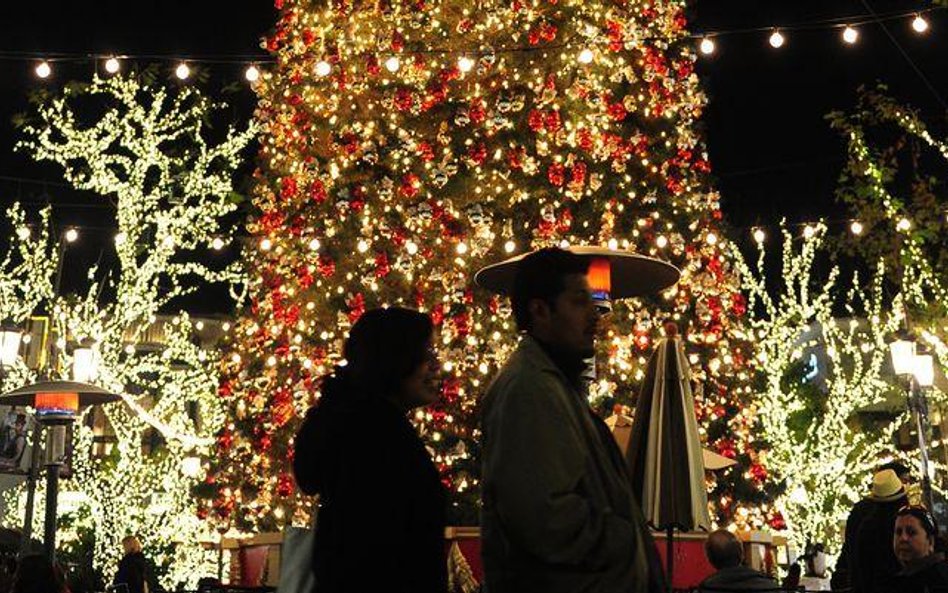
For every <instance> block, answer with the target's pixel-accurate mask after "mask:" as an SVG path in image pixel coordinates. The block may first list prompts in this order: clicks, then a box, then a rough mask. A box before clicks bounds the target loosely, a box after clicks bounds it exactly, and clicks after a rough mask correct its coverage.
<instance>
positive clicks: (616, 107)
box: [609, 103, 629, 121]
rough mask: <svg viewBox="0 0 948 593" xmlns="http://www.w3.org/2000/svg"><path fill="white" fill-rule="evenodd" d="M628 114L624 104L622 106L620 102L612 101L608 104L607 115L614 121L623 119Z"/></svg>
mask: <svg viewBox="0 0 948 593" xmlns="http://www.w3.org/2000/svg"><path fill="white" fill-rule="evenodd" d="M628 114H629V112H628V111H626V110H625V106H623V105H622V103H613V104H612V105H610V106H609V117H611V118H612V119H614V120H615V121H622V120H624V119H625V118H626V116H627V115H628Z"/></svg>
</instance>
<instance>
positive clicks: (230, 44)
mask: <svg viewBox="0 0 948 593" xmlns="http://www.w3.org/2000/svg"><path fill="white" fill-rule="evenodd" d="M868 2H869V3H870V4H871V5H872V7H873V8H874V9H875V10H876V11H878V12H879V13H891V12H894V11H903V10H906V11H908V10H913V9H918V8H924V7H926V6H928V3H927V2H924V1H918V0H917V1H915V2H912V1H901V0H885V1H883V0H868ZM8 4H11V3H8ZM130 6H134V8H130ZM692 7H693V8H692V9H691V11H690V14H691V28H692V30H694V31H695V32H701V31H709V30H711V31H713V30H722V29H727V30H734V29H744V28H754V27H769V26H773V25H781V26H791V25H794V24H796V23H803V22H812V21H814V20H821V19H827V18H832V17H841V16H845V15H860V14H865V13H866V8H865V5H864V3H863V1H862V0H847V1H843V0H792V1H791V0H784V1H781V2H777V1H773V0H703V1H699V2H697V3H692ZM4 12H5V14H4V15H3V16H2V17H0V19H2V23H0V52H10V51H28V52H34V51H35V52H55V51H65V52H89V53H100V52H101V53H110V52H115V53H128V54H152V53H153V54H184V55H235V54H243V55H258V56H261V57H263V56H265V54H264V53H263V52H262V50H260V48H259V38H260V37H261V35H263V34H264V33H266V32H267V31H268V30H269V28H270V27H271V26H272V24H273V22H274V18H275V11H274V10H273V8H272V2H266V1H262V0H261V1H259V2H249V1H242V2H234V1H233V0H230V1H223V0H198V1H192V2H183V1H180V0H147V1H137V2H127V1H125V2H118V1H115V0H105V1H97V2H74V1H73V2H39V1H34V2H25V3H23V2H21V3H15V4H13V6H12V7H7V6H5V7H4ZM929 20H930V22H931V24H932V27H931V30H930V31H929V33H928V34H927V35H924V36H919V35H917V34H915V33H913V32H912V31H911V29H910V27H909V20H908V19H904V20H896V21H891V22H889V23H888V26H889V28H890V30H891V31H892V33H893V34H894V35H895V37H896V38H897V39H898V41H899V42H900V43H901V44H902V45H903V47H904V48H905V50H906V51H907V53H908V55H909V56H910V57H911V58H912V60H913V61H915V63H916V64H917V65H918V66H919V67H920V68H921V70H922V71H923V72H924V73H925V74H926V75H927V76H928V77H929V79H930V80H931V83H932V84H933V86H934V87H935V89H936V90H937V92H938V93H939V94H940V95H941V97H942V98H948V67H945V57H948V10H943V11H940V12H936V13H933V14H931V15H929ZM767 35H768V33H766V32H760V33H747V34H739V35H732V36H727V37H723V38H721V39H719V41H718V50H717V52H716V53H715V55H714V56H713V57H712V58H710V59H702V60H701V65H700V66H699V73H700V74H701V76H702V79H703V82H704V85H705V89H706V91H707V93H708V95H709V98H710V103H709V106H708V109H707V111H706V114H705V119H704V125H705V134H706V140H707V143H708V147H709V150H710V153H711V162H712V165H713V168H714V173H715V176H716V179H717V187H718V188H719V189H720V191H721V193H722V196H723V205H724V211H725V214H726V215H727V218H728V220H729V222H730V223H731V224H732V225H734V226H735V227H747V226H750V225H754V224H758V223H762V224H770V223H775V222H776V221H779V220H780V219H781V218H783V217H786V218H788V219H789V220H791V221H807V220H815V219H817V218H820V217H829V218H831V219H838V218H841V217H843V216H844V213H843V211H842V210H841V208H840V207H839V206H838V205H837V204H836V203H835V200H834V198H833V189H834V186H835V180H836V177H837V174H838V172H839V170H840V167H841V166H842V165H843V161H844V156H845V154H844V146H843V144H842V142H841V140H840V139H839V138H838V137H837V135H836V134H835V133H834V132H833V131H832V130H830V129H829V127H828V125H827V124H826V122H825V121H824V119H823V117H824V115H825V114H826V113H827V112H829V111H831V110H834V109H849V108H851V107H852V106H853V105H854V102H855V89H856V88H857V87H858V86H859V85H860V84H874V83H875V82H876V81H881V82H885V83H887V84H888V85H889V86H890V88H891V91H892V93H893V94H894V95H895V96H896V97H897V98H899V99H900V100H902V101H905V102H908V103H911V104H913V105H914V106H916V107H917V108H919V109H920V110H921V111H922V113H923V116H924V117H925V119H926V120H927V121H928V122H929V123H930V124H931V125H932V126H933V127H934V129H935V130H936V131H938V132H939V133H940V134H941V136H942V137H944V136H945V130H946V126H945V122H946V115H948V114H946V111H945V109H944V107H943V106H942V105H941V104H939V102H938V100H937V99H936V98H935V97H934V95H933V93H932V92H931V91H929V90H928V89H927V88H926V87H925V86H924V85H923V83H922V82H921V81H920V79H919V78H918V76H917V75H916V74H915V73H914V72H913V71H912V69H911V67H910V66H909V64H908V63H907V62H906V60H905V59H904V58H903V57H902V56H901V55H900V53H899V51H898V50H897V49H896V47H895V46H894V45H893V43H892V42H891V41H890V40H889V39H888V38H887V37H886V35H885V33H884V32H883V31H882V29H881V28H880V27H879V26H878V25H866V26H864V27H862V28H861V37H860V41H859V43H858V44H856V46H853V47H848V46H844V44H843V43H842V42H841V41H840V39H839V33H838V31H833V30H826V29H821V30H812V31H798V32H793V31H791V32H788V41H787V44H786V45H785V46H784V48H782V49H781V50H774V49H772V48H771V47H770V46H769V45H768V44H767ZM169 70H170V69H169ZM91 71H92V66H90V65H89V64H88V62H86V63H84V64H56V65H55V73H54V78H55V80H54V81H53V82H54V83H55V82H57V81H58V82H62V81H64V80H66V79H69V78H76V79H88V78H89V76H90V75H91ZM211 76H212V80H211V82H210V83H208V85H207V87H206V88H207V89H209V90H213V89H215V88H220V87H221V86H222V85H223V84H225V83H226V82H233V81H240V80H242V79H241V76H242V66H241V65H239V64H234V65H233V66H230V65H215V66H213V68H212V70H211ZM40 84H43V83H41V82H40V81H39V80H38V79H37V78H36V77H35V76H34V75H33V72H32V65H31V64H29V63H26V62H24V61H22V60H12V59H0V85H2V87H0V88H2V92H0V204H5V203H9V202H11V201H13V200H16V199H20V200H21V201H26V202H31V201H36V202H42V201H44V200H46V199H47V197H49V198H51V199H52V200H53V201H54V202H56V203H58V204H60V206H58V207H57V209H56V214H55V217H56V220H57V222H58V223H59V224H62V225H68V224H85V225H91V226H100V227H109V226H113V225H114V222H113V221H112V220H111V219H110V216H109V210H108V208H107V207H106V206H107V205H106V204H104V203H103V202H101V201H100V200H98V199H96V198H94V197H89V196H82V195H77V194H75V193H72V192H68V191H67V190H66V188H64V187H61V186H59V185H56V184H57V183H58V182H60V179H61V177H60V175H59V173H58V171H57V170H56V168H54V167H46V166H36V165H34V164H32V163H30V162H29V161H28V160H27V159H26V158H25V157H23V156H22V155H14V154H13V152H12V148H13V145H14V143H15V140H16V135H15V133H14V130H13V127H12V125H11V123H10V118H11V116H12V115H13V114H14V113H17V112H22V111H24V110H25V109H26V106H27V103H26V94H27V92H28V90H29V89H31V88H36V87H37V86H38V85H40ZM227 100H228V102H230V103H231V104H232V105H234V108H235V109H236V110H237V111H238V112H239V113H242V114H246V115H249V113H250V111H251V109H252V106H253V100H254V97H253V95H252V93H251V92H250V91H249V90H244V91H242V92H240V93H238V94H236V95H232V96H230V97H229V98H228V99H227ZM9 177H26V178H30V179H35V180H38V181H43V180H45V181H48V182H49V183H48V185H45V186H44V185H43V184H42V183H23V182H16V181H12V180H9V179H7V178H9ZM90 204H92V205H97V206H98V207H90V206H89V205H90ZM89 234H91V233H89ZM89 234H87V237H85V240H86V241H88V243H85V245H86V248H85V249H84V250H81V252H78V253H76V254H75V255H70V257H72V258H74V261H72V262H70V264H75V265H74V266H70V267H73V268H74V269H75V270H76V271H77V273H79V271H81V270H82V269H84V267H85V265H86V264H89V263H92V262H93V261H94V260H95V259H96V258H97V257H98V255H99V253H100V251H107V250H106V249H105V248H106V247H107V244H108V241H109V240H110V233H106V232H104V231H103V232H101V233H98V234H99V235H101V236H100V237H99V238H98V239H96V238H94V237H90V236H88V235H89ZM96 240H98V241H99V242H100V243H101V246H96V245H95V242H96Z"/></svg>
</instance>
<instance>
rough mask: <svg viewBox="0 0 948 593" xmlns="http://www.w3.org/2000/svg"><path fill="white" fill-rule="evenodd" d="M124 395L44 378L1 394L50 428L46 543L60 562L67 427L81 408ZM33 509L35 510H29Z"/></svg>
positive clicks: (6, 401)
mask: <svg viewBox="0 0 948 593" xmlns="http://www.w3.org/2000/svg"><path fill="white" fill-rule="evenodd" d="M120 399H122V396H120V395H117V394H115V393H111V392H109V391H106V390H105V389H102V388H101V387H96V386H95V385H89V384H88V383H80V382H77V381H41V382H39V383H35V384H33V385H27V386H25V387H20V388H19V389H14V390H13V391H10V392H8V393H5V394H3V395H0V405H6V406H30V407H32V408H33V409H34V410H35V411H36V420H37V422H39V423H40V424H42V425H44V426H45V427H46V461H45V463H46V516H45V520H44V522H43V534H44V537H43V545H44V546H45V548H46V556H47V557H48V558H49V559H50V561H51V562H53V563H54V564H55V561H56V503H57V498H58V495H59V472H60V469H61V468H62V464H63V461H64V458H65V455H66V427H67V426H68V425H70V424H72V423H73V422H74V421H75V420H76V417H77V416H78V414H79V408H80V407H84V406H91V405H97V404H106V403H110V402H114V401H118V400H120ZM28 512H31V511H28Z"/></svg>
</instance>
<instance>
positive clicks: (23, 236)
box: [16, 226, 30, 241]
mask: <svg viewBox="0 0 948 593" xmlns="http://www.w3.org/2000/svg"><path fill="white" fill-rule="evenodd" d="M16 236H17V238H18V239H19V240H20V241H26V240H27V239H29V238H30V227H28V226H21V227H19V228H18V229H17V230H16Z"/></svg>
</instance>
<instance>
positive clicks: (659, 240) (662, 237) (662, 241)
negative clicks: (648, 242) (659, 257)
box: [655, 235, 668, 249]
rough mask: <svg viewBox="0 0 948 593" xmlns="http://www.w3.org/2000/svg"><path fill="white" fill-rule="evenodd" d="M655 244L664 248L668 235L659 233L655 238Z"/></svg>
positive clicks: (666, 244)
mask: <svg viewBox="0 0 948 593" xmlns="http://www.w3.org/2000/svg"><path fill="white" fill-rule="evenodd" d="M655 245H656V246H658V248H659V249H665V248H666V247H668V237H666V236H665V235H659V236H658V237H657V238H656V239H655Z"/></svg>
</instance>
